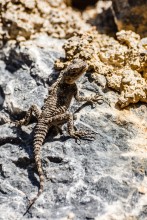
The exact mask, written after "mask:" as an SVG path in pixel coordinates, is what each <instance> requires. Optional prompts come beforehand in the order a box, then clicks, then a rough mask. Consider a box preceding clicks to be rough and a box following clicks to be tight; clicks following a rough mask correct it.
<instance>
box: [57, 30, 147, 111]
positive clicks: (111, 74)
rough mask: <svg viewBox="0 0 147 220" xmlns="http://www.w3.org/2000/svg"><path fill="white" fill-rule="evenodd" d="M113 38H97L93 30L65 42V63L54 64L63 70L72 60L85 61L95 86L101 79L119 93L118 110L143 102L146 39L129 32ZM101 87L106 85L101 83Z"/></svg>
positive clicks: (146, 96)
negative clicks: (101, 76) (80, 59)
mask: <svg viewBox="0 0 147 220" xmlns="http://www.w3.org/2000/svg"><path fill="white" fill-rule="evenodd" d="M116 37H117V39H116V40H115V39H114V38H112V37H111V38H110V37H108V36H107V35H100V34H98V32H97V31H96V30H94V29H92V30H91V31H88V32H87V33H84V34H83V35H77V36H74V37H72V38H70V39H68V41H67V43H65V44H64V49H65V52H66V61H67V62H65V63H64V62H60V61H57V62H56V66H57V68H63V67H64V66H66V65H67V64H68V63H69V62H70V60H72V59H73V58H79V57H80V58H83V59H84V60H86V61H87V63H88V66H89V71H91V72H92V73H93V74H92V75H93V78H95V81H97V82H98V84H101V82H100V81H99V79H100V77H99V75H103V76H105V78H106V80H107V86H108V87H109V88H112V89H114V90H116V91H118V92H119V93H120V96H119V98H118V104H119V105H120V107H121V108H124V107H126V106H128V105H129V104H130V103H137V102H138V101H142V102H147V47H146V42H147V39H146V38H143V39H140V36H139V35H138V34H136V33H134V32H132V31H124V30H123V31H120V32H118V33H116ZM103 86H104V87H105V86H106V84H103Z"/></svg>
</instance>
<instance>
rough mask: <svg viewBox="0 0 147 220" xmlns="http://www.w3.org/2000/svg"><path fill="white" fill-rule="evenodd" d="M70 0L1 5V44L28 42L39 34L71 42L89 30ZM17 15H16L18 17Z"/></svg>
mask: <svg viewBox="0 0 147 220" xmlns="http://www.w3.org/2000/svg"><path fill="white" fill-rule="evenodd" d="M68 2H69V1H68V0H67V1H66V0H58V1H52V0H42V1H39V0H27V1H22V0H17V1H15V0H13V1H9V0H6V1H3V0H1V1H0V11H1V13H0V40H1V38H2V39H4V40H10V39H13V40H16V41H19V42H21V41H25V40H28V39H30V38H34V37H35V35H36V34H39V33H42V32H43V33H47V34H48V35H50V36H53V37H56V38H69V37H71V36H73V35H74V33H76V32H78V33H82V32H83V31H84V30H87V29H88V28H89V25H88V24H86V23H85V22H84V21H83V20H82V18H81V15H80V13H79V12H76V11H74V10H73V9H72V8H71V7H69V6H68V5H69V3H68ZM14 12H15V13H14Z"/></svg>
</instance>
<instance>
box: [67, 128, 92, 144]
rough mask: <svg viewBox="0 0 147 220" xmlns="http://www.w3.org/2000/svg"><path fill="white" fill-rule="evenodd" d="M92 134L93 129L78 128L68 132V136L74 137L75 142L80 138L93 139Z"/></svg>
mask: <svg viewBox="0 0 147 220" xmlns="http://www.w3.org/2000/svg"><path fill="white" fill-rule="evenodd" d="M94 134H95V132H93V131H82V130H79V131H75V132H74V133H72V134H70V136H71V137H73V138H75V139H76V142H78V143H80V139H84V140H90V141H92V140H94V139H95V137H94Z"/></svg>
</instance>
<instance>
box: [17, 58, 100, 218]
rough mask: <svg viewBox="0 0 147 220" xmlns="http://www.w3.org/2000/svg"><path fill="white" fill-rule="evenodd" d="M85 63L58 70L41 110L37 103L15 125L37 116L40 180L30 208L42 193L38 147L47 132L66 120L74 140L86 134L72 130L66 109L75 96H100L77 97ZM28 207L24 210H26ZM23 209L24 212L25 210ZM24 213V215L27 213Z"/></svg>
mask: <svg viewBox="0 0 147 220" xmlns="http://www.w3.org/2000/svg"><path fill="white" fill-rule="evenodd" d="M86 68H87V64H86V63H85V62H84V61H82V60H81V59H76V60H73V62H72V63H71V64H70V65H69V66H68V67H67V68H66V69H65V70H63V71H61V73H60V76H59V78H58V79H57V81H56V82H55V83H54V84H53V85H52V86H51V88H50V90H49V95H48V97H47V99H46V101H45V104H44V106H43V108H42V110H39V109H38V108H37V106H36V105H33V106H31V108H30V109H29V110H28V112H27V113H26V116H25V118H24V119H22V120H20V121H18V122H16V124H17V125H26V124H28V123H29V121H30V118H31V116H32V113H34V115H35V116H36V118H37V119H38V123H37V125H36V127H35V135H34V144H33V145H34V155H35V163H36V166H37V171H38V174H39V179H40V187H39V191H38V194H37V196H36V197H35V198H34V199H33V200H31V201H30V205H29V208H30V207H31V206H32V204H33V203H34V202H35V201H36V200H37V198H38V197H39V196H40V194H41V193H42V192H43V186H44V175H43V170H42V164H41V158H40V150H41V147H42V144H43V141H44V139H45V137H46V134H47V132H48V130H49V128H50V127H51V126H58V124H61V123H62V121H63V122H65V121H66V122H67V128H68V132H69V135H70V136H71V137H74V138H76V139H78V138H80V137H84V136H88V135H89V132H87V131H82V130H80V131H75V130H74V124H73V114H72V113H70V112H68V108H69V106H70V103H71V100H72V98H73V97H74V98H75V99H76V100H77V101H90V102H96V101H98V100H100V99H102V98H101V97H100V96H98V95H95V96H93V97H82V96H79V93H78V89H77V85H76V83H75V82H76V81H77V80H78V79H79V78H80V76H81V75H82V74H83V73H84V72H85V71H86ZM29 208H28V209H27V211H28V210H29ZM27 211H26V213H27ZM26 213H25V214H26Z"/></svg>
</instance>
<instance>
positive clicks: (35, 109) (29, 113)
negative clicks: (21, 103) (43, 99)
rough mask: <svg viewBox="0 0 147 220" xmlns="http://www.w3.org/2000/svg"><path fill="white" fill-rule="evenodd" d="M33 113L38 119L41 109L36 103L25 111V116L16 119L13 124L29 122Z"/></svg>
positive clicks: (18, 124)
mask: <svg viewBox="0 0 147 220" xmlns="http://www.w3.org/2000/svg"><path fill="white" fill-rule="evenodd" d="M33 113H34V115H35V117H36V118H37V119H38V118H39V116H40V114H41V110H40V109H39V108H38V107H37V106H36V105H32V106H31V107H30V108H29V110H28V111H27V113H26V116H25V117H24V118H23V119H21V120H19V121H16V122H15V125H16V126H21V125H27V124H28V123H29V122H30V119H31V117H32V114H33Z"/></svg>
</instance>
